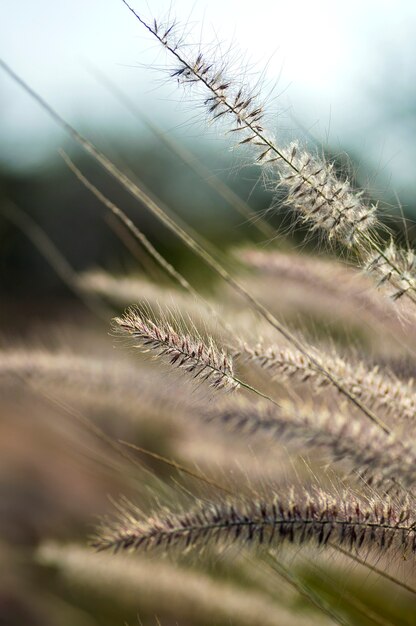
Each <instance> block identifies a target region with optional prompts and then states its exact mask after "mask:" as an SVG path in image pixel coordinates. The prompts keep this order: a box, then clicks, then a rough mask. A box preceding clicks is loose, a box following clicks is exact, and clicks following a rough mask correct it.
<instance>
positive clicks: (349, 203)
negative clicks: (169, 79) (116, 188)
mask: <svg viewBox="0 0 416 626" xmlns="http://www.w3.org/2000/svg"><path fill="white" fill-rule="evenodd" d="M125 4H127V2H125ZM127 6H129V5H128V4H127ZM129 9H130V10H131V11H132V12H133V13H134V15H135V16H136V17H137V19H138V20H139V21H140V22H141V23H142V24H143V25H144V27H145V28H146V29H147V30H148V31H149V32H150V33H151V34H152V35H153V36H154V37H156V39H158V41H159V42H160V43H161V44H162V45H163V46H164V47H165V48H166V49H167V50H168V51H169V52H170V53H171V54H172V55H173V56H174V57H175V59H176V61H177V63H178V66H177V67H176V68H175V69H174V70H173V72H172V76H173V77H175V78H177V79H178V81H179V82H182V83H184V84H191V85H197V86H200V87H203V88H205V90H206V91H207V92H208V97H206V98H205V99H204V103H205V105H206V107H208V111H209V114H210V115H211V117H212V119H213V120H218V119H227V120H229V122H230V124H231V132H234V133H238V135H239V137H241V136H242V138H241V139H240V141H239V143H240V144H244V145H247V144H251V145H252V146H253V147H255V149H256V152H257V157H256V162H257V163H259V164H267V165H273V166H275V167H277V173H278V176H279V178H280V182H279V183H278V186H281V185H284V186H285V187H286V188H287V189H288V199H287V202H288V203H289V204H291V205H292V206H293V208H295V209H296V210H297V211H298V212H299V214H300V217H301V219H302V220H306V221H308V222H310V223H311V224H312V227H313V228H322V229H324V230H325V231H327V234H328V236H329V238H330V239H331V238H335V239H338V240H340V241H342V242H343V243H344V244H345V245H347V246H351V245H352V244H355V243H357V241H358V240H360V242H361V239H360V235H361V233H362V232H364V231H365V232H367V231H369V230H370V229H371V228H372V227H373V226H374V225H375V223H376V217H375V213H376V207H375V206H368V205H366V204H365V203H364V202H363V199H362V194H360V193H355V192H354V191H353V189H352V187H351V185H350V183H349V182H348V180H344V181H339V180H338V178H337V177H336V175H335V173H334V167H333V164H331V163H327V162H326V161H325V160H324V159H323V158H318V157H317V156H312V155H310V154H309V153H308V152H307V151H305V150H301V149H299V146H298V145H297V144H295V143H292V144H291V145H290V146H288V147H287V148H282V147H279V146H278V145H277V144H276V142H275V140H274V138H273V137H272V136H269V134H268V133H267V132H266V131H265V129H264V128H263V123H262V120H263V111H264V107H263V104H259V103H258V102H257V97H256V95H255V94H254V93H253V92H252V91H251V90H250V89H249V88H247V87H246V86H245V85H244V84H240V85H239V84H236V83H235V81H234V80H232V79H231V78H229V77H228V76H226V74H225V71H224V69H223V68H222V67H221V68H219V67H218V66H217V65H216V64H215V62H212V61H211V60H206V59H205V58H204V55H203V54H202V52H201V51H200V50H198V52H197V53H196V56H195V58H192V57H191V53H190V52H189V50H186V51H185V50H184V49H183V46H181V45H180V44H179V43H178V42H177V41H175V39H174V31H175V29H174V25H170V26H167V27H162V26H160V25H158V24H157V22H154V23H153V24H148V23H147V22H145V21H144V20H143V18H142V17H140V15H138V14H137V13H136V12H135V11H134V10H133V9H132V8H131V7H129Z"/></svg>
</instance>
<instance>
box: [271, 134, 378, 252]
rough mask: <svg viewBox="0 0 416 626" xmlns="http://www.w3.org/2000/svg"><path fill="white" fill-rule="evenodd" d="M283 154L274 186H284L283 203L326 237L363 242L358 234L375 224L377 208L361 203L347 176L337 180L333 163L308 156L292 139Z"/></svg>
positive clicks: (347, 241)
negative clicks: (285, 195) (324, 232)
mask: <svg viewBox="0 0 416 626" xmlns="http://www.w3.org/2000/svg"><path fill="white" fill-rule="evenodd" d="M283 154H284V156H285V159H284V160H283V162H282V163H280V164H279V172H278V174H279V177H280V181H279V183H278V187H280V186H284V187H285V189H287V198H286V199H285V203H286V204H288V205H290V206H291V207H293V208H294V209H295V210H296V211H297V212H298V214H299V215H300V219H301V221H303V222H307V223H309V224H310V226H311V229H312V230H315V229H319V228H322V229H323V230H325V231H326V233H327V235H328V238H329V240H331V239H336V240H337V241H340V242H342V243H343V244H344V245H346V246H348V247H350V246H352V245H354V244H357V243H360V244H363V240H362V237H361V235H362V233H364V232H369V231H370V230H371V228H373V227H374V226H375V225H376V222H377V218H376V211H377V207H376V206H375V205H367V204H366V203H365V202H363V197H362V196H363V193H362V192H356V191H355V190H353V188H352V187H351V184H350V183H349V181H348V180H347V179H344V180H342V181H341V180H339V179H338V177H337V175H336V173H335V170H334V165H333V164H332V163H328V162H327V161H326V160H325V159H324V158H323V157H322V158H319V157H318V156H312V155H311V154H310V153H309V152H307V151H306V150H305V149H302V148H300V146H299V144H298V143H296V142H293V143H292V144H291V145H290V146H289V147H288V148H286V149H284V150H283Z"/></svg>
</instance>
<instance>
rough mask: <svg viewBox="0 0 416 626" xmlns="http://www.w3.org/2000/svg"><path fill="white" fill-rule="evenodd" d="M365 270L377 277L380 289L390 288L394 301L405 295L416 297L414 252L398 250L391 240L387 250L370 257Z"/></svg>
mask: <svg viewBox="0 0 416 626" xmlns="http://www.w3.org/2000/svg"><path fill="white" fill-rule="evenodd" d="M365 270H366V271H367V272H368V273H369V274H370V275H374V276H375V277H376V279H377V284H378V286H379V287H381V286H384V287H386V286H387V287H388V288H390V291H391V297H392V299H393V300H398V299H399V298H401V297H402V296H404V295H405V294H408V295H409V294H410V295H412V296H413V297H415V296H416V271H415V270H416V256H415V252H414V251H413V250H405V249H403V248H398V247H397V246H396V244H395V243H394V241H393V240H391V242H390V244H389V246H388V247H387V248H386V249H385V250H383V251H379V252H371V253H370V254H369V255H368V258H367V261H366V264H365Z"/></svg>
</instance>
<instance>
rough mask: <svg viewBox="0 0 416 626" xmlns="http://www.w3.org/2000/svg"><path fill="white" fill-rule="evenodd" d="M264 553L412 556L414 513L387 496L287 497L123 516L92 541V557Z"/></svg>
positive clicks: (305, 493)
mask: <svg viewBox="0 0 416 626" xmlns="http://www.w3.org/2000/svg"><path fill="white" fill-rule="evenodd" d="M218 541H219V542H220V543H223V544H225V545H227V544H230V543H236V542H238V543H240V544H243V545H265V546H266V547H275V546H278V545H281V544H283V543H294V544H297V545H303V544H306V543H309V542H310V543H315V544H316V545H318V546H325V545H327V544H328V542H329V541H330V542H331V544H335V545H339V546H342V547H344V548H345V549H347V550H351V551H356V550H360V549H363V550H364V549H365V550H368V549H373V550H375V551H378V552H379V553H385V552H390V553H393V552H396V553H399V554H402V555H408V554H409V553H410V554H411V553H415V551H416V530H415V517H414V513H413V511H412V508H411V507H410V506H409V505H407V504H404V505H400V506H399V505H397V504H396V503H395V501H394V500H392V499H390V498H388V497H387V496H386V497H384V498H383V500H378V499H377V500H374V501H371V502H365V501H363V500H359V499H358V498H356V497H355V496H354V495H353V494H352V493H351V492H348V493H345V494H343V497H342V498H338V497H334V496H331V495H329V494H327V493H325V492H323V491H317V492H316V493H311V492H308V491H306V490H305V491H303V492H301V493H300V494H295V492H292V493H290V495H289V496H288V497H280V495H277V494H272V495H271V496H270V499H268V500H254V501H236V502H232V501H227V502H221V503H207V502H206V501H201V502H200V503H199V504H198V505H197V506H196V507H195V508H194V509H192V510H190V511H186V512H183V513H179V514H175V513H171V512H169V511H168V512H166V511H162V512H160V514H159V515H158V514H157V513H156V514H155V515H153V516H152V517H150V518H149V519H147V520H146V521H142V519H141V516H140V515H137V514H136V515H135V513H134V512H130V511H126V514H125V516H124V519H122V520H121V522H119V523H117V522H116V523H115V524H114V525H113V526H110V527H107V528H103V529H102V531H101V532H100V533H99V535H98V536H97V537H96V538H95V540H94V541H93V546H94V547H95V548H97V549H98V550H107V549H112V550H114V551H118V550H146V549H155V548H159V549H162V550H165V551H168V550H173V549H175V548H180V549H184V548H191V547H192V548H199V549H203V548H204V547H209V545H212V544H215V543H217V542H218Z"/></svg>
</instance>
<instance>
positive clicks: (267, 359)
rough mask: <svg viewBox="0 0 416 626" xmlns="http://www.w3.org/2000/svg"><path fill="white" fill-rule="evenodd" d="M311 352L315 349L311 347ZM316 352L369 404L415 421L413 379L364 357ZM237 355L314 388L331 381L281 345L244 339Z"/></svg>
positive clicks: (398, 418)
mask: <svg viewBox="0 0 416 626" xmlns="http://www.w3.org/2000/svg"><path fill="white" fill-rule="evenodd" d="M310 352H311V353H312V349H311V350H310ZM313 353H314V354H316V356H317V357H318V358H319V359H320V360H321V361H322V363H323V364H324V365H325V369H326V370H328V371H330V372H332V373H333V374H334V375H335V376H336V377H337V378H338V379H339V380H342V381H343V384H344V386H345V387H346V388H347V389H349V390H350V391H351V393H352V394H354V396H355V397H357V398H360V400H362V401H363V402H365V404H366V405H367V406H370V407H374V408H378V409H383V410H384V411H385V412H386V414H387V415H392V416H393V417H394V420H395V422H398V421H402V420H409V421H414V420H415V416H416V394H415V390H414V387H413V381H412V380H410V381H408V382H403V381H401V380H398V379H397V378H395V377H394V376H393V375H392V374H390V375H388V374H386V373H383V372H382V371H380V369H379V367H377V366H375V367H368V366H367V365H366V364H365V363H363V362H362V361H351V362H349V361H347V360H345V359H343V358H341V357H340V356H339V355H338V354H336V353H334V352H326V353H323V352H322V353H319V352H318V351H317V350H313ZM234 357H240V358H242V359H244V360H245V361H247V362H249V363H254V364H255V365H257V366H259V367H261V368H262V369H263V370H265V371H266V372H268V373H269V374H270V375H271V376H272V377H273V379H275V380H278V381H291V382H295V383H308V384H309V385H310V387H311V388H312V389H313V391H314V392H321V391H323V390H327V389H328V386H329V385H330V384H331V383H330V381H329V380H328V378H327V377H325V376H323V375H322V373H321V372H320V371H319V370H318V369H317V368H316V367H315V366H314V365H313V363H312V362H311V361H310V360H309V359H308V358H307V357H305V355H304V354H302V353H301V352H299V351H296V350H293V349H291V348H281V347H279V346H263V345H261V344H259V345H257V346H254V347H251V346H248V345H247V344H245V343H242V344H241V345H240V347H239V350H238V351H237V352H236V353H235V354H234Z"/></svg>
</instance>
